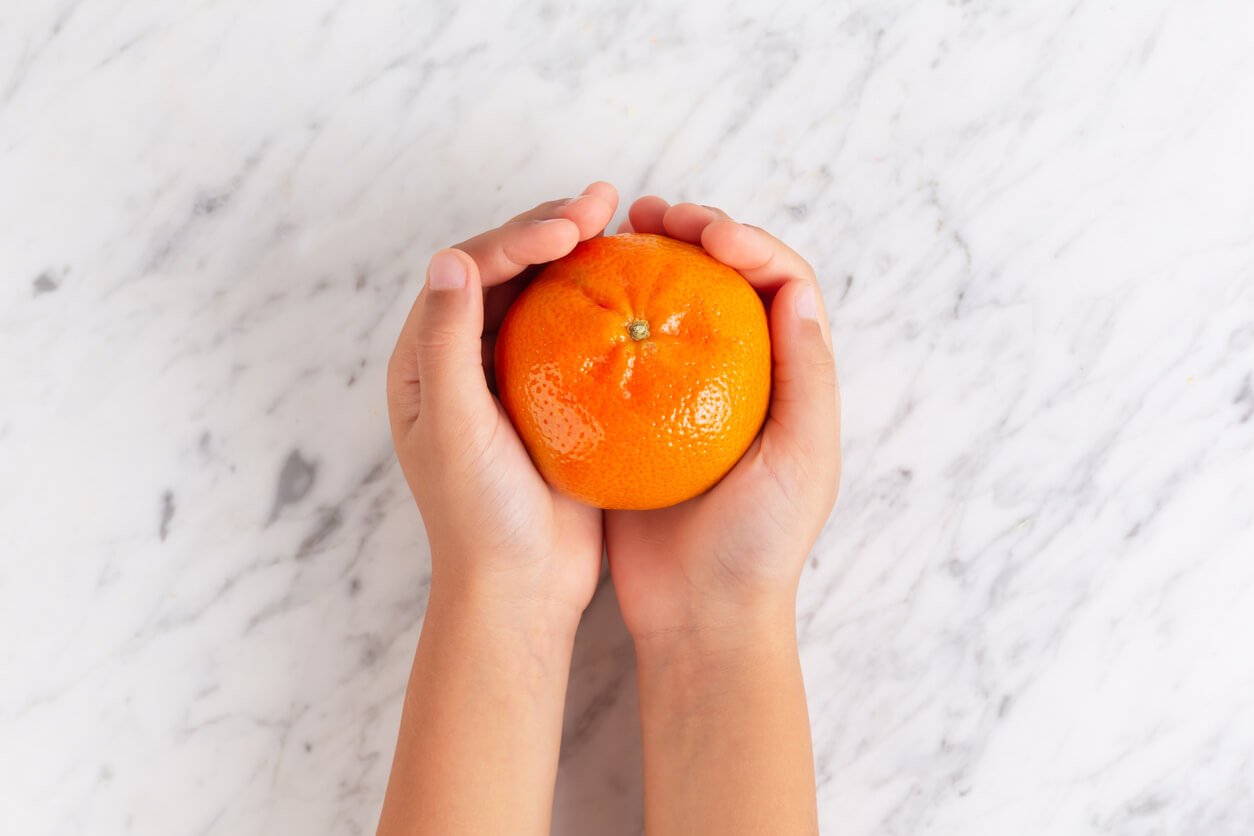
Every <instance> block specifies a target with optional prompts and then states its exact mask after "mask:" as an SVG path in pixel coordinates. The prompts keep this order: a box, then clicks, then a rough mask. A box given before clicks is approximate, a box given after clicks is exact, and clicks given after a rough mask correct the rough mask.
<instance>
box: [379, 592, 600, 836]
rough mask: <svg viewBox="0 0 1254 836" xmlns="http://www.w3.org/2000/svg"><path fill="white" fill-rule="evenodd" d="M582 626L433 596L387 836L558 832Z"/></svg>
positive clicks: (548, 613)
mask: <svg viewBox="0 0 1254 836" xmlns="http://www.w3.org/2000/svg"><path fill="white" fill-rule="evenodd" d="M576 623H577V619H576V618H575V617H573V616H572V614H571V613H569V612H566V611H559V612H554V611H553V610H552V607H551V606H549V605H547V604H542V603H539V602H530V603H528V602H521V603H520V602H516V601H514V602H505V601H503V600H501V599H500V598H496V597H493V596H490V595H484V594H482V593H480V592H477V591H474V590H462V589H458V590H453V589H449V588H437V587H435V586H433V588H432V595H431V599H430V602H429V604H428V608H427V615H426V618H425V620H424V622H423V629H422V636H421V638H420V640H419V643H418V652H417V654H416V655H415V658H414V667H413V673H412V675H411V677H410V682H409V690H408V692H407V693H406V697H405V705H404V709H403V712H402V717H401V729H400V735H399V739H398V742H397V749H396V757H395V760H394V762H393V764H392V775H391V778H390V780H389V782H388V789H387V797H386V799H385V801H384V807H383V813H382V816H381V818H380V822H379V831H378V832H379V834H380V836H397V835H398V834H406V836H411V835H412V836H417V835H418V834H448V833H458V834H472V835H473V834H479V833H483V834H499V833H517V834H531V833H534V834H547V833H548V832H549V819H550V816H551V812H552V799H553V782H554V777H555V775H556V772H557V758H558V748H559V745H560V740H561V727H562V707H563V702H564V697H565V691H566V680H567V676H568V672H569V668H570V657H571V649H572V646H573V641H574V626H575V624H576Z"/></svg>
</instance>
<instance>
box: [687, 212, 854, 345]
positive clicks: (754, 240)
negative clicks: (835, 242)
mask: <svg viewBox="0 0 1254 836" xmlns="http://www.w3.org/2000/svg"><path fill="white" fill-rule="evenodd" d="M701 246H702V247H703V248H704V249H705V251H706V252H708V253H709V254H710V255H712V256H714V258H716V259H718V260H719V261H721V262H723V263H724V264H726V265H727V266H728V267H731V268H732V269H733V270H735V271H737V272H738V273H740V275H742V276H744V277H745V280H746V281H748V282H749V284H751V285H753V287H754V288H755V289H757V290H759V291H763V292H774V291H777V290H779V289H780V288H781V287H783V286H784V285H785V284H787V283H788V282H792V281H799V282H805V283H807V284H810V285H811V286H813V287H814V291H815V297H816V298H817V299H818V300H820V302H819V309H820V314H821V315H820V316H819V318H818V319H819V324H820V325H821V326H822V328H823V335H824V336H825V337H827V338H828V339H829V340H830V334H829V333H828V330H829V329H828V326H827V315H826V313H825V312H824V311H823V309H822V302H821V300H822V298H823V297H822V294H820V293H819V287H818V276H816V275H815V273H814V268H813V267H811V266H810V262H808V261H806V260H805V259H804V258H802V257H801V256H800V255H798V254H797V252H796V251H795V250H793V249H792V248H791V247H789V246H788V245H787V244H785V243H784V242H783V241H781V240H779V239H778V238H776V237H775V236H774V235H772V234H770V233H769V232H767V231H766V230H764V229H761V228H759V227H756V226H750V225H749V224H742V223H736V222H735V221H715V222H713V223H711V224H710V225H709V226H707V227H706V228H705V229H704V230H703V231H702V233H701Z"/></svg>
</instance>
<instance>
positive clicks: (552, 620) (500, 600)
mask: <svg viewBox="0 0 1254 836" xmlns="http://www.w3.org/2000/svg"><path fill="white" fill-rule="evenodd" d="M581 615H582V608H581V607H578V606H576V605H574V604H572V603H570V602H568V601H565V600H563V599H561V598H557V597H554V596H552V595H549V594H546V593H545V592H543V591H540V590H536V589H533V588H532V587H530V586H529V585H526V584H520V583H518V582H517V579H513V578H511V577H509V576H508V575H505V574H501V573H488V572H481V571H475V570H469V569H463V570H461V571H457V572H447V573H445V572H440V571H435V570H433V571H432V575H431V590H430V593H429V595H428V597H427V618H428V619H431V618H435V619H437V620H440V621H444V622H447V621H449V620H460V621H465V622H469V623H472V624H474V625H476V626H478V627H481V628H484V629H487V630H490V631H494V632H505V633H515V634H521V635H526V636H529V637H533V638H536V639H551V640H554V641H555V642H556V643H557V644H558V645H565V644H569V643H572V642H573V641H574V636H575V630H576V629H577V628H578V627H579V619H580V617H581Z"/></svg>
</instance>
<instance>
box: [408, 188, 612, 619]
mask: <svg viewBox="0 0 1254 836" xmlns="http://www.w3.org/2000/svg"><path fill="white" fill-rule="evenodd" d="M617 203H618V194H617V192H616V191H615V190H614V187H613V186H611V185H610V184H608V183H593V184H592V185H591V186H589V187H588V188H587V189H586V190H585V191H584V193H583V194H582V195H581V196H579V197H576V198H572V199H570V200H554V201H550V202H548V203H542V204H540V205H539V206H537V207H535V208H534V209H532V210H530V211H528V212H524V213H523V214H521V215H518V216H517V217H515V218H513V219H512V220H510V221H508V222H507V223H505V224H504V225H503V226H501V227H499V228H497V229H493V230H490V231H488V232H484V233H483V234H481V235H476V236H475V237H473V238H471V239H469V240H467V241H463V242H462V243H460V244H458V245H457V246H456V247H454V248H450V249H445V250H440V251H439V252H437V253H436V254H435V255H434V256H433V257H432V259H431V264H430V266H429V267H428V270H427V281H426V285H425V286H424V287H423V290H422V292H421V293H419V294H418V298H417V300H416V301H415V302H414V306H413V310H412V311H410V314H409V318H408V319H407V320H406V322H405V325H404V327H403V329H402V331H401V335H400V338H399V339H398V340H397V344H396V350H395V352H394V353H393V355H392V359H391V362H390V363H389V365H388V412H389V415H390V418H391V424H392V439H393V443H394V445H395V447H396V454H397V458H399V459H400V464H401V469H402V471H403V472H404V474H405V479H406V481H407V482H408V483H409V487H410V490H411V492H412V493H413V495H414V499H415V500H416V501H417V503H418V508H419V510H420V511H421V512H422V518H423V522H424V523H425V524H426V528H427V535H428V539H429V540H430V543H431V564H432V595H433V596H435V595H436V594H437V588H438V589H445V588H446V587H448V586H450V585H451V586H452V587H453V588H454V589H457V590H461V591H465V590H468V589H473V590H475V593H476V594H478V593H482V592H486V593H487V595H488V597H489V598H490V599H491V601H492V606H497V605H498V604H511V603H525V604H526V605H527V607H528V612H535V606H536V605H539V606H541V607H544V608H546V610H545V612H546V613H547V612H548V611H549V610H553V611H554V613H555V615H556V617H557V618H559V619H560V623H561V624H562V625H563V626H569V627H570V629H571V630H572V631H573V629H574V627H573V625H574V624H576V623H577V622H578V616H579V614H580V613H582V612H583V610H584V608H585V607H586V606H587V604H588V602H589V601H590V600H591V598H592V595H593V593H594V592H595V590H596V584H597V577H598V574H599V572H600V561H601V550H602V531H601V512H600V511H599V510H597V509H595V508H590V507H587V506H585V505H582V504H580V503H578V502H576V501H574V500H572V499H570V498H568V497H566V496H563V495H561V494H559V493H558V492H556V491H555V490H553V489H552V488H550V487H549V485H548V484H547V483H545V481H544V479H543V478H542V477H541V476H540V474H539V473H538V472H537V471H536V469H535V466H534V465H533V464H532V462H531V459H530V458H529V457H528V455H527V451H526V449H525V448H524V447H523V445H522V442H521V441H520V440H519V438H518V436H517V434H515V432H514V428H513V426H512V425H511V424H510V421H509V418H508V417H507V416H506V415H505V413H504V411H503V410H502V409H501V406H500V404H499V402H497V401H496V399H495V398H494V397H493V396H492V394H491V392H490V390H489V387H488V380H489V378H490V377H491V371H490V362H491V357H492V349H493V344H494V338H495V334H496V330H497V327H498V326H499V325H500V323H501V319H502V318H503V316H504V314H505V310H506V309H507V308H508V306H509V302H510V301H512V299H513V297H515V296H516V295H517V294H518V292H519V291H520V290H521V283H520V282H510V280H511V279H514V278H515V277H517V276H518V275H519V274H521V273H522V272H523V271H524V270H525V269H526V268H527V267H529V266H530V265H535V264H542V263H544V262H548V261H552V260H554V259H556V258H560V257H561V256H564V255H566V254H567V253H568V252H570V251H571V250H572V249H574V247H575V245H576V244H577V243H578V242H579V241H582V240H585V239H588V238H591V237H593V236H595V235H597V234H599V233H600V232H601V231H602V230H603V229H604V228H605V226H606V224H608V223H609V221H610V218H611V216H612V215H613V214H614V210H615V207H616V206H617ZM485 358H486V360H487V362H488V364H489V368H488V370H486V371H485ZM440 594H444V593H440ZM480 597H482V596H480ZM544 614H545V613H541V614H540V615H541V616H543V615H544ZM572 617H573V621H572Z"/></svg>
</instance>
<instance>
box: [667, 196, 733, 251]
mask: <svg viewBox="0 0 1254 836" xmlns="http://www.w3.org/2000/svg"><path fill="white" fill-rule="evenodd" d="M720 220H727V213H726V212H724V211H722V210H721V209H715V208H713V207H711V206H702V205H700V204H698V203H677V204H675V205H674V206H672V207H671V208H669V209H667V210H666V214H665V215H664V216H663V218H662V225H663V226H664V227H665V228H666V234H667V235H669V236H670V237H672V238H675V239H678V240H680V241H687V242H688V243H689V244H700V243H701V233H702V231H703V230H704V229H705V228H706V227H707V226H709V225H710V224H712V223H714V222H715V221H720Z"/></svg>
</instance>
